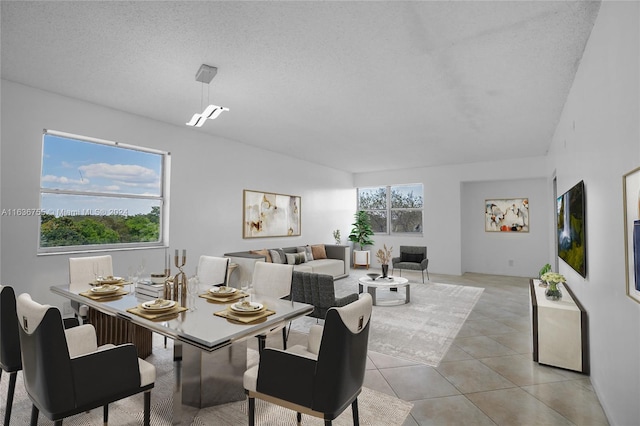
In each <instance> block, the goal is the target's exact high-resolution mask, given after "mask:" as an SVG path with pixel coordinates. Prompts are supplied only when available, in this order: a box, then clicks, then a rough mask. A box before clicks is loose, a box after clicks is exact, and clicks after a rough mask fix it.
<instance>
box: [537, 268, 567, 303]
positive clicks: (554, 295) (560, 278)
mask: <svg viewBox="0 0 640 426" xmlns="http://www.w3.org/2000/svg"><path fill="white" fill-rule="evenodd" d="M540 279H541V280H543V281H545V282H546V283H547V290H546V291H545V293H544V295H545V296H546V297H547V299H549V300H560V299H562V292H561V291H560V289H559V288H558V284H560V283H565V282H567V279H566V278H565V277H564V275H562V274H559V273H557V272H547V273H546V274H543V275H542V276H541V277H540Z"/></svg>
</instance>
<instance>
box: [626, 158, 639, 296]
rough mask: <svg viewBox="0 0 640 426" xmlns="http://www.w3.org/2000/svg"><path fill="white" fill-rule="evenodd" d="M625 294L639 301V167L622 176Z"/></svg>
mask: <svg viewBox="0 0 640 426" xmlns="http://www.w3.org/2000/svg"><path fill="white" fill-rule="evenodd" d="M622 196H623V198H624V200H623V201H624V248H625V265H626V273H625V275H626V284H627V296H629V297H630V298H632V299H633V300H635V301H636V302H637V303H640V167H638V168H637V169H635V170H632V171H630V172H629V173H627V174H625V175H624V176H623V177H622Z"/></svg>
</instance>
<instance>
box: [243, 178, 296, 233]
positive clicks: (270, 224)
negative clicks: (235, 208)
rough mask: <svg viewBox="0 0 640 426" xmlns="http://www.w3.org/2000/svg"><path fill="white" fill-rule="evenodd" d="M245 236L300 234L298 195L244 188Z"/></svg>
mask: <svg viewBox="0 0 640 426" xmlns="http://www.w3.org/2000/svg"><path fill="white" fill-rule="evenodd" d="M243 199H244V203H243V215H242V223H243V226H242V238H263V237H294V236H299V235H300V218H301V216H300V202H301V199H300V197H299V196H295V195H284V194H275V193H272V192H258V191H250V190H248V189H245V190H244V193H243Z"/></svg>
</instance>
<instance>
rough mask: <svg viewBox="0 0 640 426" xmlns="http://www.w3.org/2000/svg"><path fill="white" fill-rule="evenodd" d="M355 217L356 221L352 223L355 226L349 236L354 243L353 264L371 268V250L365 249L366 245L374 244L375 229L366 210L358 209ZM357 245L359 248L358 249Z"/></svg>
mask: <svg viewBox="0 0 640 426" xmlns="http://www.w3.org/2000/svg"><path fill="white" fill-rule="evenodd" d="M354 217H355V222H353V223H352V224H351V225H352V226H353V228H352V229H351V233H350V234H349V237H348V238H349V241H351V242H353V243H354V249H353V266H354V267H355V266H357V265H364V266H366V267H367V268H369V250H365V247H366V246H371V245H373V240H372V239H371V236H372V235H373V229H371V223H370V222H369V216H368V215H367V212H365V211H364V210H359V211H357V212H356V214H355V216H354ZM356 246H357V248H359V250H356Z"/></svg>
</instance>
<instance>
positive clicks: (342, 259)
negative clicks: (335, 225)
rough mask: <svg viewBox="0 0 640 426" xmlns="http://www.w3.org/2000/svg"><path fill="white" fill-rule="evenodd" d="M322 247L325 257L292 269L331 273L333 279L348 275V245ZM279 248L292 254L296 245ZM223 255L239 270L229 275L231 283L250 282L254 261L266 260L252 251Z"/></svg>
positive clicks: (262, 255) (325, 245)
mask: <svg viewBox="0 0 640 426" xmlns="http://www.w3.org/2000/svg"><path fill="white" fill-rule="evenodd" d="M324 248H325V252H326V255H327V258H326V259H314V260H311V261H308V262H304V263H301V264H298V265H294V266H293V270H294V271H297V272H313V273H316V274H326V275H331V276H332V277H333V279H339V278H344V277H346V276H348V275H349V270H350V248H349V246H345V245H337V244H324ZM280 249H281V250H282V251H283V252H284V253H285V254H286V253H289V254H293V253H297V252H298V246H294V247H281V248H280ZM262 250H264V249H262ZM267 250H268V249H267ZM271 250H273V249H271ZM256 251H260V250H256ZM224 256H225V257H228V258H230V259H231V262H232V263H235V264H237V265H238V270H239V272H238V273H236V274H233V275H232V276H231V279H232V283H233V282H237V281H249V282H251V279H252V277H253V267H254V265H255V262H265V261H267V258H266V256H265V255H264V254H256V253H252V251H240V252H233V253H225V255H224ZM231 285H234V284H231Z"/></svg>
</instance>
